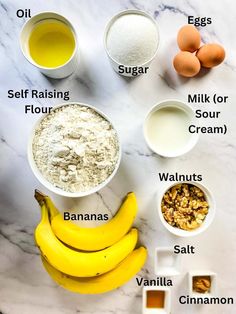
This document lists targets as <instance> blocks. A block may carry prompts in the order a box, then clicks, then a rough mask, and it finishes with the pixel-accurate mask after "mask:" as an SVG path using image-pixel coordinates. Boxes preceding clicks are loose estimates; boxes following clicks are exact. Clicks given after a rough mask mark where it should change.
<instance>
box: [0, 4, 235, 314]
mask: <svg viewBox="0 0 236 314" xmlns="http://www.w3.org/2000/svg"><path fill="white" fill-rule="evenodd" d="M177 3H178V4H177ZM19 8H23V9H24V8H31V12H32V14H36V13H38V12H40V11H47V10H48V11H56V12H58V13H61V14H63V15H65V16H67V17H69V19H70V20H71V22H72V23H73V25H74V27H75V28H76V30H77V31H78V40H79V46H80V51H81V63H80V69H79V71H78V73H76V74H73V75H72V76H70V77H69V78H67V79H63V80H53V79H47V78H46V77H45V76H43V75H42V74H40V73H39V72H38V71H37V69H35V68H34V67H32V65H31V64H29V63H28V62H27V61H26V60H25V58H24V57H23V55H22V54H21V51H20V47H19V40H18V38H19V33H20V29H21V27H22V25H23V23H24V21H25V20H24V19H19V18H17V17H16V10H17V9H19ZM128 8H136V9H141V10H145V11H146V12H148V13H150V14H151V15H152V16H153V17H154V18H155V19H156V21H157V23H158V25H159V30H160V38H161V42H160V47H159V52H158V55H157V57H156V59H155V60H154V62H153V64H152V66H151V68H150V71H149V73H148V74H147V75H143V76H140V77H138V78H135V79H125V78H123V77H120V76H119V75H117V74H116V73H115V72H114V71H113V69H112V68H111V66H110V63H109V60H108V59H107V57H106V54H105V51H104V48H103V32H104V28H105V25H106V23H107V22H108V20H109V19H110V18H111V17H112V16H113V15H114V14H116V13H117V12H119V11H121V10H124V9H128ZM235 10H236V4H235V2H234V1H233V0H225V1H223V2H221V1H214V0H208V1H197V0H189V1H185V0H180V1H174V0H165V1H164V0H163V1H159V0H148V1H141V0H129V1H128V0H101V1H95V0H79V1H76V0H67V1H66V0H51V1H43V0H38V1H34V3H33V1H30V0H22V1H20V2H19V1H16V0H0V17H1V18H0V29H1V38H0V55H1V58H0V69H1V71H0V78H1V84H0V97H1V101H0V313H1V314H32V313H34V314H42V313H44V314H76V313H81V314H141V313H142V288H141V287H137V284H136V281H135V279H133V280H131V281H130V282H129V283H128V284H126V285H125V286H123V287H121V288H120V289H118V290H117V291H113V292H111V293H107V294H104V295H96V296H86V295H85V296H83V295H77V294H72V293H70V292H67V291H65V290H63V289H62V288H60V287H58V286H57V285H56V284H55V283H54V282H53V281H52V280H51V279H50V278H49V276H48V275H47V273H46V272H45V271H44V269H43V267H42V265H41V261H40V257H39V252H38V249H37V248H36V247H35V244H34V237H33V233H34V228H35V226H36V225H37V223H38V222H39V219H40V213H39V209H38V205H37V204H36V202H35V200H34V198H33V194H34V189H35V188H38V189H40V190H42V191H44V192H46V193H49V194H50V195H51V196H52V197H53V199H54V200H55V202H56V204H57V206H58V207H59V208H60V209H61V210H63V209H66V208H71V207H76V208H78V209H81V210H86V209H88V208H93V209H96V210H97V211H99V212H102V211H106V212H108V213H109V214H110V216H111V215H112V214H114V213H115V212H116V210H117V208H118V207H119V204H120V202H121V199H122V198H123V197H124V195H125V194H126V193H127V192H128V191H130V190H133V191H135V192H136V194H137V198H138V202H139V213H138V217H137V219H136V222H135V225H136V226H137V227H138V228H139V230H140V242H141V243H143V244H144V245H145V246H147V248H148V252H149V256H148V261H147V263H146V265H145V267H144V269H143V270H142V272H141V273H140V274H139V275H141V276H144V277H145V278H155V274H154V262H153V258H154V249H155V248H156V247H157V246H173V245H174V244H180V245H187V244H190V245H194V246H195V247H196V253H195V254H194V255H192V256H191V255H190V256H183V260H182V272H181V275H180V276H178V277H175V278H174V280H173V282H174V286H173V288H172V311H171V313H172V314H197V313H198V314H213V313H214V314H234V313H235V310H236V305H224V306H223V305H221V306H217V305H208V306H194V305H192V306H187V305H180V304H179V302H178V297H179V296H180V295H184V294H187V293H188V288H187V279H186V274H187V272H188V271H189V270H192V269H209V270H212V271H214V272H216V273H217V287H218V295H220V296H226V297H234V301H235V302H236V286H235V276H236V273H235V267H234V265H235V262H236V245H235V243H236V231H235V230H236V229H235V223H236V220H235V200H234V193H235V191H234V179H235V177H236V167H235V158H236V146H235V139H236V123H235V121H236V109H235V98H236V92H235V80H236V59H235V52H236V41H235V27H236V22H235V21H236V20H235V14H234V12H235ZM188 15H194V16H201V17H204V16H207V17H208V16H209V17H211V18H212V21H213V22H212V24H211V25H209V26H207V27H205V28H201V34H202V37H203V41H204V42H209V41H211V42H219V43H222V44H223V45H224V47H225V49H226V52H227V57H226V60H225V63H224V64H223V65H221V66H220V67H218V68H216V69H213V70H212V71H209V72H202V73H201V74H200V76H198V77H197V78H193V79H183V78H182V79H181V78H180V77H178V76H177V74H176V73H175V72H174V70H173V68H172V66H171V62H172V57H173V56H174V54H175V53H176V52H177V45H176V40H175V37H176V34H177V30H178V29H179V28H180V27H181V26H182V25H183V24H186V23H187V16H188ZM25 88H29V89H31V88H35V89H40V90H43V89H49V90H50V89H54V88H56V89H57V90H61V91H67V90H70V92H71V99H70V100H71V101H81V102H85V103H88V104H91V105H94V106H96V107H97V108H99V109H100V110H102V111H104V112H105V113H106V114H107V115H108V116H109V117H110V118H111V119H112V121H113V122H114V124H115V126H116V127H117V129H118V131H119V134H120V137H121V140H122V145H123V147H122V148H123V155H122V162H121V166H120V169H119V171H118V173H117V175H116V176H115V178H114V179H113V180H112V182H111V183H110V184H109V185H108V186H107V187H106V188H104V189H103V190H101V191H100V192H99V193H96V194H94V195H92V196H90V197H87V198H83V199H76V200H69V199H65V198H61V197H59V196H56V195H53V194H52V193H50V192H49V191H47V190H46V189H45V188H44V187H43V186H41V185H40V183H39V182H38V181H37V179H36V178H35V177H34V175H33V173H32V172H31V170H30V168H29V165H28V161H27V153H26V152H27V142H28V138H29V135H30V132H31V129H32V127H33V125H34V123H35V121H36V120H37V119H38V118H39V116H38V115H37V114H34V115H33V114H25V113H24V105H26V104H35V105H37V104H38V105H39V106H45V105H47V106H49V105H55V104H58V103H60V102H63V101H62V100H60V99H59V100H58V99H51V100H50V99H49V100H42V99H41V100H40V101H37V100H34V99H33V100H32V99H9V98H8V97H7V91H8V90H9V89H14V90H20V89H25ZM215 92H217V93H219V94H220V95H228V96H229V101H228V103H227V104H221V105H213V104H211V105H193V107H194V108H198V107H200V108H206V109H208V110H210V109H209V108H211V109H212V110H216V109H218V110H220V111H221V112H222V114H221V117H220V120H219V121H218V122H219V123H225V124H227V126H228V133H227V134H226V135H210V134H209V135H202V136H201V137H200V140H199V143H198V144H197V146H196V147H195V148H194V149H193V150H192V151H191V152H189V153H188V154H186V155H184V156H182V157H179V158H173V159H165V158H161V157H158V156H156V155H154V154H153V153H152V152H151V151H150V150H149V149H148V148H147V146H146V144H145V141H144V138H143V134H142V123H143V120H144V117H145V115H146V112H147V111H148V110H149V108H151V107H152V106H153V105H154V104H155V103H156V102H158V101H160V100H163V99H166V98H178V99H181V100H183V101H187V95H188V94H189V93H208V94H210V95H212V94H214V93H215ZM202 124H203V125H207V124H208V125H211V124H212V122H211V121H210V120H207V119H206V120H205V121H202ZM158 172H179V173H183V174H191V173H198V174H202V176H203V184H205V185H206V186H207V187H208V188H209V189H210V190H211V191H212V193H213V195H214V197H215V201H216V204H217V208H216V209H217V210H216V217H215V220H214V222H213V224H212V226H211V227H210V228H209V229H208V230H207V231H206V232H204V233H203V234H201V235H199V236H197V237H194V238H189V239H180V238H177V237H174V236H172V235H171V234H170V233H169V232H168V231H167V230H166V229H165V228H164V227H163V226H162V224H161V222H160V220H159V218H158V214H157V202H156V194H157V193H158V191H160V190H161V189H162V188H163V187H164V183H161V182H160V181H159V179H158ZM234 241H235V242H234Z"/></svg>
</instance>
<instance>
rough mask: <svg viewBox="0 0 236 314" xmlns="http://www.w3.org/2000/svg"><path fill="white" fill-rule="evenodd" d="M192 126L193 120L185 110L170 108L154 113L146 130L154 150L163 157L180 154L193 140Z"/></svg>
mask: <svg viewBox="0 0 236 314" xmlns="http://www.w3.org/2000/svg"><path fill="white" fill-rule="evenodd" d="M190 124H191V118H190V117H189V115H188V113H187V112H185V111H184V110H183V109H180V108H177V107H174V106H173V107H171V106H168V107H165V108H160V109H158V110H156V111H154V112H153V113H152V114H151V115H150V116H149V119H148V121H147V128H146V131H147V137H148V139H149V142H150V144H151V146H152V149H153V150H154V151H158V152H160V154H163V155H172V154H173V155H174V154H178V152H180V151H182V150H183V149H184V148H185V147H186V146H187V145H188V144H189V142H190V140H191V134H190V133H189V131H188V128H189V125H190Z"/></svg>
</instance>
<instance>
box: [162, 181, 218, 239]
mask: <svg viewBox="0 0 236 314" xmlns="http://www.w3.org/2000/svg"><path fill="white" fill-rule="evenodd" d="M177 184H191V185H195V186H196V187H198V188H200V189H201V190H202V191H203V193H204V195H205V197H206V200H207V202H208V204H209V211H208V214H207V215H206V217H205V219H204V221H203V223H202V225H201V226H200V227H198V228H196V229H194V230H192V231H187V230H183V229H180V228H177V227H173V226H171V225H170V224H168V222H167V221H166V220H165V218H164V216H163V214H162V211H161V201H162V199H163V196H164V194H165V193H166V192H167V191H168V190H169V189H170V188H172V187H173V186H175V185H177ZM163 191H164V192H162V193H161V196H159V195H158V196H157V204H158V214H159V218H160V220H161V222H162V225H163V226H164V227H165V228H166V229H167V230H168V231H169V232H171V233H172V234H174V235H176V236H179V237H182V238H187V237H193V236H196V235H198V234H200V233H202V232H204V231H206V230H207V229H208V228H209V227H210V225H211V224H212V222H213V220H214V218H215V214H216V205H215V200H214V198H213V196H212V192H211V191H210V190H209V189H208V188H207V187H206V186H205V185H203V184H201V183H198V182H194V181H178V182H175V183H173V184H170V185H168V187H167V188H165V189H163ZM210 212H211V213H210ZM208 215H209V216H208Z"/></svg>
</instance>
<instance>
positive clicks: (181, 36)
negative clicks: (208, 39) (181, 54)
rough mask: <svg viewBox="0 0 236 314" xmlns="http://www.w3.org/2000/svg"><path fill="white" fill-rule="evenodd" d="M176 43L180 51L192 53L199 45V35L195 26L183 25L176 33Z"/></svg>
mask: <svg viewBox="0 0 236 314" xmlns="http://www.w3.org/2000/svg"><path fill="white" fill-rule="evenodd" d="M177 43H178V46H179V49H180V50H182V51H189V52H194V51H196V50H197V49H198V48H199V47H200V44H201V36H200V33H199V31H198V30H197V29H196V27H195V26H193V25H185V26H183V27H181V29H180V30H179V32H178V36H177Z"/></svg>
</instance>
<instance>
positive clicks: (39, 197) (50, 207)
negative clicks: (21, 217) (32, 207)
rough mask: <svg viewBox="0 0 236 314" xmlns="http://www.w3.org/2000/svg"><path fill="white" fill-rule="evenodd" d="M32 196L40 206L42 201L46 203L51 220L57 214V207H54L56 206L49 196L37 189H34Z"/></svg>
mask: <svg viewBox="0 0 236 314" xmlns="http://www.w3.org/2000/svg"><path fill="white" fill-rule="evenodd" d="M34 197H35V199H36V200H37V202H38V203H39V205H40V206H42V204H43V203H45V204H46V207H47V209H48V211H49V214H50V219H51V220H52V219H53V217H55V216H56V215H58V214H59V211H58V209H57V208H56V206H55V205H54V203H53V202H52V200H51V198H50V197H49V196H48V195H45V194H43V193H42V192H40V191H39V190H35V192H34Z"/></svg>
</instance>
